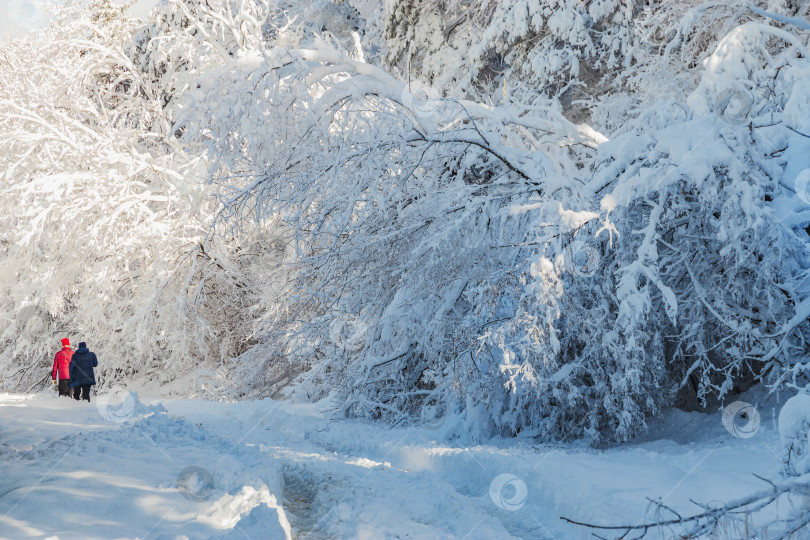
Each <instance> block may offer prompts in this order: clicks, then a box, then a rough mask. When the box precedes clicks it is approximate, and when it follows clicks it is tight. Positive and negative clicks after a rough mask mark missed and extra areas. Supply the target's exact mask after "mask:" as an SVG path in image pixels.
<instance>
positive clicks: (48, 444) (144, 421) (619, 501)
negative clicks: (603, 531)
mask: <svg viewBox="0 0 810 540" xmlns="http://www.w3.org/2000/svg"><path fill="white" fill-rule="evenodd" d="M94 400H95V402H94V403H91V404H87V403H84V402H76V401H73V400H68V399H65V398H57V397H55V396H53V395H45V394H39V395H34V396H23V395H9V394H2V395H0V437H1V438H0V537H2V538H57V537H58V538H60V539H68V538H82V539H89V538H141V539H146V538H150V539H155V538H159V539H177V538H181V539H182V538H189V539H196V538H240V539H257V540H258V539H267V538H270V539H276V538H280V539H284V538H307V539H320V538H467V539H477V538H481V539H491V538H532V539H551V538H559V539H569V538H587V537H589V534H590V533H589V531H586V530H583V529H580V528H573V527H570V526H568V525H566V524H565V523H563V522H562V521H560V519H559V517H560V516H563V515H564V516H567V517H572V518H575V519H580V520H584V521H591V522H601V523H610V522H613V523H615V522H617V521H618V522H628V521H632V522H639V521H641V520H642V519H644V516H645V512H646V511H648V504H647V501H646V500H645V497H650V498H658V497H663V498H664V501H665V502H666V503H667V504H668V505H670V506H672V507H674V508H676V509H679V510H683V511H685V512H687V513H688V512H689V511H693V510H694V509H695V507H694V505H692V504H691V503H690V502H689V498H690V497H691V498H695V499H697V500H701V501H703V502H711V501H727V500H729V499H732V498H735V497H738V496H740V495H741V494H744V493H748V492H753V491H755V490H758V489H761V488H762V483H761V481H759V480H757V479H756V478H755V477H754V476H753V473H756V474H759V475H761V476H763V477H774V475H775V474H776V472H777V471H778V469H779V465H780V463H779V455H778V443H777V440H776V435H775V433H774V430H773V426H772V422H771V419H772V414H771V412H770V410H767V411H766V410H763V412H762V425H761V426H760V428H759V430H758V432H757V433H756V434H755V436H753V437H750V438H743V437H734V436H732V435H730V434H729V433H727V432H726V430H724V429H723V426H722V425H721V422H720V415H719V414H718V415H703V414H696V413H693V414H686V413H676V414H675V415H674V416H673V417H672V418H670V420H669V422H668V424H667V426H666V430H667V434H668V435H669V437H668V440H667V439H664V438H661V437H660V435H659V440H651V441H648V442H645V443H640V444H635V445H630V446H624V447H620V448H616V449H611V450H605V451H595V450H589V449H572V448H571V447H559V448H553V447H548V446H542V447H537V446H534V447H533V446H531V442H530V441H529V440H507V441H503V443H502V444H488V445H475V444H468V445H463V444H459V443H457V444H447V443H439V442H436V440H437V439H440V438H441V436H442V434H443V433H444V429H446V428H447V425H443V426H440V427H439V428H438V429H426V428H413V427H411V428H394V429H391V428H387V427H385V426H382V425H375V424H369V423H365V422H352V421H332V420H330V415H329V413H328V412H326V411H322V410H320V409H319V407H318V406H317V405H294V404H290V403H285V402H275V401H271V400H264V401H257V402H242V403H216V402H207V401H199V400H169V401H151V400H139V399H138V398H137V396H136V395H135V394H118V395H117V396H113V395H107V396H104V395H102V396H100V397H96V396H94ZM146 403H149V404H146ZM450 423H452V421H451V420H448V421H447V422H446V423H445V424H450ZM430 427H433V428H436V426H434V425H431V426H430ZM653 537H654V535H653Z"/></svg>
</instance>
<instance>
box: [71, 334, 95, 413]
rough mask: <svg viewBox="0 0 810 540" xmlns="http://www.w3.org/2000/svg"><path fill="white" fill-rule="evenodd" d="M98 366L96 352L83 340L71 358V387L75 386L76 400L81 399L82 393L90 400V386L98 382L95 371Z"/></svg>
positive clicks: (74, 394) (83, 396) (85, 398)
mask: <svg viewBox="0 0 810 540" xmlns="http://www.w3.org/2000/svg"><path fill="white" fill-rule="evenodd" d="M96 366H98V359H97V358H96V353H94V352H91V351H90V349H88V348H87V343H85V342H84V341H82V342H81V343H79V348H78V349H76V352H75V353H73V357H72V358H71V359H70V387H71V388H73V399H75V400H76V401H79V394H81V398H82V399H83V400H85V401H87V402H88V403H89V402H90V387H91V386H93V385H94V384H96V374H95V372H93V368H94V367H96Z"/></svg>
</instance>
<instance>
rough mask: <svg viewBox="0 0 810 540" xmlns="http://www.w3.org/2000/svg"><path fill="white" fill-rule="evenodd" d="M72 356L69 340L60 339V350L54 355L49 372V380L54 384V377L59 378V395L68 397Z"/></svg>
mask: <svg viewBox="0 0 810 540" xmlns="http://www.w3.org/2000/svg"><path fill="white" fill-rule="evenodd" d="M72 356H73V349H71V348H70V340H69V339H68V338H63V339H62V350H61V351H59V352H58V353H56V356H55V357H54V358H53V369H52V370H51V380H52V381H53V384H56V380H57V379H56V377H57V375H58V376H59V395H60V396H65V397H70V358H71V357H72Z"/></svg>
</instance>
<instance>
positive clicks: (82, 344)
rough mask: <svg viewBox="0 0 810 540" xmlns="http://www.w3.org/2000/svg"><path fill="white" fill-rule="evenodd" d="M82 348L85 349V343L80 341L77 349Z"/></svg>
mask: <svg viewBox="0 0 810 540" xmlns="http://www.w3.org/2000/svg"><path fill="white" fill-rule="evenodd" d="M82 347H87V343H85V342H84V341H80V342H79V348H80V349H81V348H82Z"/></svg>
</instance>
